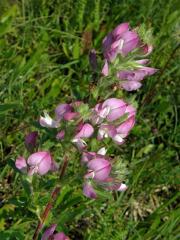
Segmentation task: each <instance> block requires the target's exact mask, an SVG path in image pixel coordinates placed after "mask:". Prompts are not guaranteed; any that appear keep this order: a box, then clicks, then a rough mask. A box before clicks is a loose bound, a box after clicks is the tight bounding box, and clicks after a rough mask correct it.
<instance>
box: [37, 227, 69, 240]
mask: <svg viewBox="0 0 180 240" xmlns="http://www.w3.org/2000/svg"><path fill="white" fill-rule="evenodd" d="M56 227H57V224H52V225H51V226H50V227H49V228H47V229H46V231H45V232H44V234H43V235H42V238H41V240H49V239H53V240H69V238H68V237H67V236H66V235H65V234H64V233H63V232H60V233H54V231H55V229H56Z"/></svg>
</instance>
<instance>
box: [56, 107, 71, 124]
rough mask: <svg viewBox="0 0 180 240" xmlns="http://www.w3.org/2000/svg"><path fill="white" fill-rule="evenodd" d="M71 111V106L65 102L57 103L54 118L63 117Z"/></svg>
mask: <svg viewBox="0 0 180 240" xmlns="http://www.w3.org/2000/svg"><path fill="white" fill-rule="evenodd" d="M71 111H72V107H71V105H70V104H67V103H63V104H59V105H58V106H57V107H56V109H55V114H56V119H58V120H61V119H63V117H64V114H65V113H67V112H71Z"/></svg>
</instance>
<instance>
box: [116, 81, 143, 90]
mask: <svg viewBox="0 0 180 240" xmlns="http://www.w3.org/2000/svg"><path fill="white" fill-rule="evenodd" d="M120 85H121V87H122V88H123V89H125V90H126V91H128V92H131V91H135V90H137V89H139V88H140V87H141V86H142V84H141V83H140V82H138V81H125V82H122V83H121V84H120Z"/></svg>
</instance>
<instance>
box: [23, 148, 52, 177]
mask: <svg viewBox="0 0 180 240" xmlns="http://www.w3.org/2000/svg"><path fill="white" fill-rule="evenodd" d="M27 163H28V164H29V165H30V166H32V167H36V166H37V167H38V173H39V174H40V175H44V174H46V173H47V172H48V171H49V170H50V169H51V155H50V153H49V152H46V151H44V152H36V153H33V154H32V155H30V156H29V158H28V160H27Z"/></svg>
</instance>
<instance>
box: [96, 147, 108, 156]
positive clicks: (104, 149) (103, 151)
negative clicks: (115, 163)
mask: <svg viewBox="0 0 180 240" xmlns="http://www.w3.org/2000/svg"><path fill="white" fill-rule="evenodd" d="M106 152H107V150H106V148H105V147H102V148H100V149H99V151H98V152H97V153H98V154H100V155H105V154H106Z"/></svg>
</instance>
